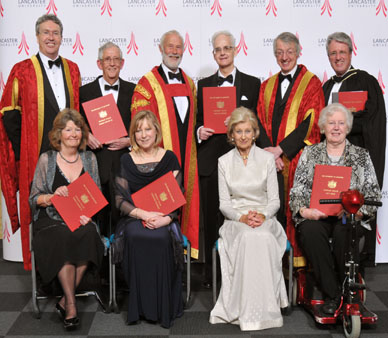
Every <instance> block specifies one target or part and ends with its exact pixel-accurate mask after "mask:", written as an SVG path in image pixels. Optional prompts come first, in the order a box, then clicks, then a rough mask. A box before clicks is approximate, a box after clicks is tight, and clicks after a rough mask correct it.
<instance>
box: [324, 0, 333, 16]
mask: <svg viewBox="0 0 388 338" xmlns="http://www.w3.org/2000/svg"><path fill="white" fill-rule="evenodd" d="M326 11H327V14H329V16H330V17H331V12H332V11H333V8H331V5H330V0H325V2H324V3H323V5H322V7H321V16H322V15H323V14H325V12H326Z"/></svg>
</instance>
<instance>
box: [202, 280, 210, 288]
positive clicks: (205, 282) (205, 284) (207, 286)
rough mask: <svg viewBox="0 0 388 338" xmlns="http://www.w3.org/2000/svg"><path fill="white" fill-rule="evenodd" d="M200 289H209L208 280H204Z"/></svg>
mask: <svg viewBox="0 0 388 338" xmlns="http://www.w3.org/2000/svg"><path fill="white" fill-rule="evenodd" d="M202 287H204V288H205V289H211V287H212V283H211V282H210V281H209V280H205V281H203V282H202Z"/></svg>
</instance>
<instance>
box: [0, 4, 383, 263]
mask: <svg viewBox="0 0 388 338" xmlns="http://www.w3.org/2000/svg"><path fill="white" fill-rule="evenodd" d="M387 5H388V0H341V1H338V0H0V96H1V95H2V93H3V89H4V85H5V83H6V81H7V78H8V75H9V73H10V71H11V68H12V66H13V65H14V64H15V63H17V62H19V61H21V60H24V59H26V58H29V57H31V56H32V55H34V54H36V53H37V52H38V44H37V42H36V36H35V22H36V20H37V18H38V17H39V16H41V15H42V14H45V13H51V14H55V15H57V16H58V17H59V18H60V20H61V21H62V23H63V26H64V31H63V39H62V46H61V48H60V55H61V56H63V57H66V58H68V59H70V60H72V61H74V62H76V63H77V64H78V66H79V68H80V71H81V76H82V83H83V84H86V83H88V82H90V81H93V80H94V79H95V78H96V77H97V76H98V75H100V73H101V71H100V70H99V69H98V68H97V64H96V61H97V51H98V48H99V47H100V46H101V45H102V44H104V43H105V42H107V41H112V42H114V43H116V44H117V45H119V46H120V48H121V50H122V52H123V57H124V60H125V63H124V68H123V69H122V71H121V74H120V75H121V77H122V78H123V79H124V80H127V81H131V82H134V83H137V82H138V80H139V79H140V78H141V77H142V76H143V75H144V74H145V73H146V72H148V71H149V70H150V69H151V68H152V67H153V66H155V65H159V64H160V62H161V55H160V52H159V49H158V45H159V41H160V37H161V35H162V34H163V33H164V32H166V31H168V30H171V29H176V30H177V31H179V32H180V33H181V35H182V36H183V38H184V41H185V45H184V56H183V60H182V63H181V67H182V68H183V69H184V70H185V72H186V73H187V74H188V75H189V76H190V77H192V78H193V80H194V81H195V82H197V81H198V80H199V79H201V78H203V77H207V76H209V75H211V74H213V73H214V72H215V71H216V70H217V65H216V63H215V61H214V59H213V55H212V45H211V37H212V35H213V33H214V32H216V31H219V30H229V31H230V32H231V33H232V34H233V35H234V36H235V38H236V46H237V50H238V55H237V57H236V59H235V64H236V66H237V67H238V68H239V70H241V71H242V72H245V73H248V74H251V75H254V76H256V77H258V78H260V79H261V80H262V81H264V80H265V79H267V78H268V77H269V76H271V75H273V74H275V73H277V72H278V71H279V66H278V65H277V63H276V59H275V57H274V55H273V40H274V39H275V37H276V36H277V35H278V34H280V33H281V32H284V31H289V32H292V33H294V34H295V35H296V36H298V38H299V40H300V44H301V47H302V51H301V54H300V57H299V60H298V63H300V64H304V65H305V66H306V67H307V68H308V69H309V70H310V71H312V72H313V73H314V74H316V75H317V76H318V77H319V78H320V80H321V81H322V82H323V83H324V82H325V81H326V80H327V79H328V78H329V77H331V76H332V75H334V72H333V70H332V68H331V66H330V63H329V61H328V57H327V54H326V49H325V44H326V38H327V36H328V35H329V34H331V33H333V32H336V31H343V32H346V33H347V34H349V35H350V36H351V38H352V41H353V56H352V64H353V66H354V67H355V68H360V69H363V70H366V71H367V72H369V73H370V74H371V75H373V76H374V77H375V78H376V79H377V80H378V82H379V84H380V87H381V89H382V91H383V93H384V98H385V101H386V106H387V94H386V92H387V90H388V88H386V85H385V83H387V85H388V62H387V55H388V17H387V15H388V8H387ZM387 157H388V156H387ZM386 167H387V168H388V165H386ZM387 171H388V170H386V173H387ZM3 214H4V208H3ZM387 219H388V175H387V174H386V175H385V180H384V187H383V207H382V208H380V210H379V212H378V222H377V223H378V229H377V236H376V263H381V262H388V227H387ZM2 230H3V241H7V240H9V238H10V231H11V229H10V228H9V224H8V225H7V222H6V221H4V217H3V224H2Z"/></svg>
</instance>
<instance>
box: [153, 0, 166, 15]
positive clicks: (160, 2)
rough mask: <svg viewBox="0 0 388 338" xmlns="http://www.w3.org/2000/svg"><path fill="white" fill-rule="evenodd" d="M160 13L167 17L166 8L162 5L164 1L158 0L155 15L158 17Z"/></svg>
mask: <svg viewBox="0 0 388 338" xmlns="http://www.w3.org/2000/svg"><path fill="white" fill-rule="evenodd" d="M160 11H162V12H163V15H164V16H167V6H166V5H165V3H164V0H159V3H158V5H157V6H156V13H155V15H158V14H159V13H160Z"/></svg>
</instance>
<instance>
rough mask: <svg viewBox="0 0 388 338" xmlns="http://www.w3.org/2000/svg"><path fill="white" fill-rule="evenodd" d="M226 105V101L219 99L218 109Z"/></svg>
mask: <svg viewBox="0 0 388 338" xmlns="http://www.w3.org/2000/svg"><path fill="white" fill-rule="evenodd" d="M224 106H225V102H224V101H217V108H218V109H222V108H224Z"/></svg>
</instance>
